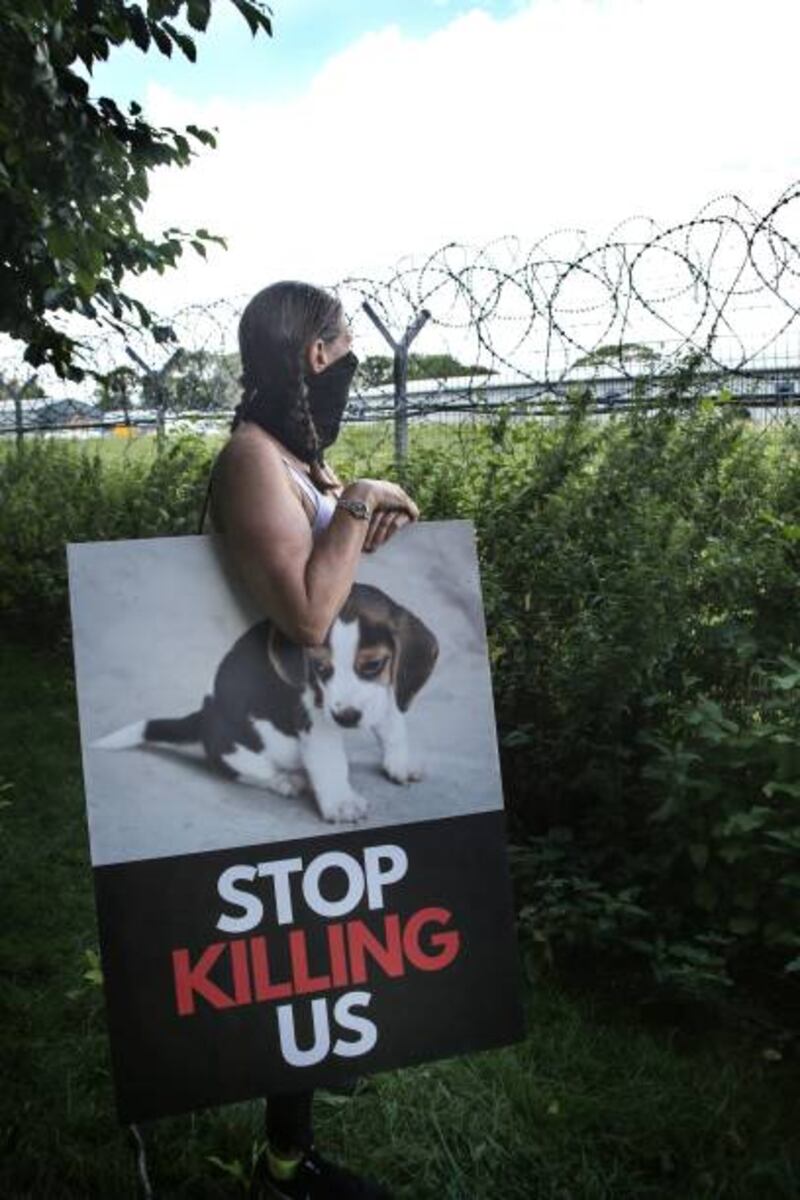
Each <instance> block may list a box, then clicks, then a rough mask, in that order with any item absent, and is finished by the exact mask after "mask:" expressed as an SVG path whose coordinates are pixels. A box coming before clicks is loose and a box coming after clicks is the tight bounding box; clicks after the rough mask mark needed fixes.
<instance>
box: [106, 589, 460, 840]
mask: <svg viewBox="0 0 800 1200" xmlns="http://www.w3.org/2000/svg"><path fill="white" fill-rule="evenodd" d="M438 655H439V643H438V640H437V638H436V636H435V635H434V634H433V633H432V632H431V630H430V629H429V628H428V627H427V625H426V624H425V623H424V622H423V621H422V620H421V619H420V618H419V617H417V616H416V615H415V614H414V613H412V612H410V611H409V609H407V608H405V607H403V605H401V604H398V603H396V602H395V601H394V600H393V599H392V597H391V596H389V595H387V594H386V592H384V591H382V590H381V589H380V588H378V587H375V586H372V585H370V584H365V583H356V584H354V586H353V588H352V590H351V592H350V595H349V596H348V599H347V601H346V602H345V605H344V607H343V608H342V610H341V612H340V613H339V615H338V617H337V618H336V620H335V621H334V623H333V625H332V626H331V628H330V630H329V631H328V635H327V637H326V639H325V641H324V643H323V644H322V645H320V646H314V647H304V646H300V645H297V644H295V643H294V642H291V641H290V640H289V639H288V638H287V637H285V636H284V634H283V633H281V631H280V630H279V629H278V628H277V626H275V625H274V624H273V623H272V622H271V621H269V620H265V621H260V622H259V623H258V624H256V625H253V626H252V627H251V628H250V629H248V630H247V632H246V633H244V634H243V635H242V636H241V637H239V638H238V640H237V641H236V642H235V643H234V645H233V646H232V647H231V649H230V650H229V651H228V653H227V654H226V655H225V656H224V658H223V659H222V661H221V662H220V664H219V667H218V669H217V671H216V675H215V678H214V684H213V689H212V691H211V693H210V694H209V695H206V696H205V697H204V698H203V700H202V702H201V703H200V704H199V706H198V707H197V708H196V709H195V710H194V711H193V712H190V713H188V714H186V715H183V716H174V717H170V716H167V717H164V716H155V715H154V716H149V717H146V718H144V719H140V720H138V721H135V722H134V723H132V724H130V725H126V726H124V727H123V728H121V729H117V730H116V731H114V732H112V733H110V734H107V735H105V736H103V737H101V738H99V739H96V740H95V741H94V742H93V743H92V745H93V747H94V748H97V749H102V750H128V749H132V748H135V747H145V748H146V747H153V748H173V749H176V750H189V751H191V750H193V749H194V750H201V751H202V753H203V755H204V756H205V760H206V762H207V763H208V764H209V766H210V767H211V768H212V769H213V770H215V771H216V772H218V773H219V774H220V775H222V776H224V777H225V778H227V779H229V780H236V781H238V782H240V783H244V784H249V785H251V786H255V787H257V788H263V789H267V790H268V791H271V792H274V793H277V794H278V795H280V796H284V797H288V798H292V797H298V796H302V795H304V794H310V795H311V796H312V797H313V799H314V801H315V802H316V806H317V810H318V812H319V815H320V817H321V818H322V819H323V820H324V821H331V822H356V821H360V820H362V819H363V818H364V817H365V816H366V815H367V808H368V805H367V801H366V799H365V798H364V797H363V796H362V795H361V794H359V792H358V791H356V790H355V788H354V787H353V786H352V783H351V780H350V770H349V763H348V758H347V747H346V742H347V731H348V730H354V729H361V730H370V731H372V732H373V733H374V734H375V737H376V739H377V743H378V749H379V754H380V767H381V770H382V772H383V774H384V776H385V777H386V778H387V779H389V780H391V781H392V782H393V783H396V784H409V783H413V782H414V781H416V780H419V779H420V778H421V777H422V770H421V767H420V765H419V763H418V762H417V761H416V760H415V758H414V756H413V755H412V753H411V750H410V748H409V738H408V729H407V722H406V713H407V712H408V709H409V706H410V705H411V703H412V701H413V700H414V698H415V697H416V695H417V693H418V692H419V691H420V690H421V688H422V687H423V686H424V685H425V683H426V682H427V681H428V679H429V678H430V675H431V673H432V672H433V669H434V667H435V665H436V661H437V658H438Z"/></svg>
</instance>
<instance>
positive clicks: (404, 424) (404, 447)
mask: <svg viewBox="0 0 800 1200" xmlns="http://www.w3.org/2000/svg"><path fill="white" fill-rule="evenodd" d="M361 307H362V308H363V309H364V312H365V313H366V314H367V316H368V317H369V319H370V321H372V324H373V325H374V326H375V328H376V329H377V330H378V332H379V333H380V334H381V335H382V336H383V337H384V338H385V339H386V341H387V342H388V343H389V345H390V346H391V347H392V350H393V352H394V364H393V370H392V381H393V383H394V459H395V462H396V463H398V464H399V463H403V462H405V460H406V458H407V457H408V388H407V385H408V352H409V349H410V347H411V343H412V342H413V341H414V338H415V337H416V336H417V334H418V333H419V331H420V330H421V329H422V327H423V325H424V324H425V322H426V321H428V320H430V315H431V314H430V313H429V312H428V310H427V308H423V309H422V311H421V312H419V313H418V314H417V315H416V317H415V318H414V320H413V321H412V322H411V323H410V325H408V326H407V328H406V331H405V333H404V334H403V336H402V338H401V339H400V341H399V342H396V341H395V340H394V338H393V337H392V335H391V334H390V333H389V330H388V329H387V328H386V326H385V325H384V323H383V321H382V320H381V319H380V317H379V316H378V314H377V313H376V312H375V309H374V308H373V307H372V305H371V304H370V302H369V301H368V300H365V301H364V303H363V304H362V305H361Z"/></svg>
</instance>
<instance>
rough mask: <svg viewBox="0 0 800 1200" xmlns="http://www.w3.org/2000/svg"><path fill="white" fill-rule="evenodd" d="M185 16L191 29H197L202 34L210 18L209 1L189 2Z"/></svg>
mask: <svg viewBox="0 0 800 1200" xmlns="http://www.w3.org/2000/svg"><path fill="white" fill-rule="evenodd" d="M186 15H187V17H188V18H189V24H190V25H191V27H192V29H197V30H199V31H200V32H201V33H202V32H203V30H204V29H205V28H206V26H207V25H208V22H209V18H210V16H211V0H189V3H188V4H187V6H186Z"/></svg>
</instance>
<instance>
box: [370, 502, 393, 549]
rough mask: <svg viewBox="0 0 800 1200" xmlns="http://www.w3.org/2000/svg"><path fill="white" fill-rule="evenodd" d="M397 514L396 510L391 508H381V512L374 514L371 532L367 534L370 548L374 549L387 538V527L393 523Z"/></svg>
mask: <svg viewBox="0 0 800 1200" xmlns="http://www.w3.org/2000/svg"><path fill="white" fill-rule="evenodd" d="M396 515H397V514H396V512H394V511H392V510H391V509H381V511H380V512H377V513H375V514H374V516H373V518H372V521H371V522H370V528H369V533H368V534H367V542H368V545H369V549H370V550H374V549H375V547H376V546H380V545H381V543H382V542H383V541H384V540H385V537H386V532H385V531H386V528H387V526H388V525H390V524H391V523H392V521H393V520H394V519H395V517H396Z"/></svg>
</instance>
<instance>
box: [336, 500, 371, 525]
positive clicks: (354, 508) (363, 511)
mask: <svg viewBox="0 0 800 1200" xmlns="http://www.w3.org/2000/svg"><path fill="white" fill-rule="evenodd" d="M339 505H340V507H341V508H346V509H347V511H348V512H349V513H352V514H353V516H354V517H360V518H361V519H362V520H364V521H366V520H367V518H368V517H369V509H368V508H367V506H366V504H365V502H364V501H363V500H340V501H339Z"/></svg>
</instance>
